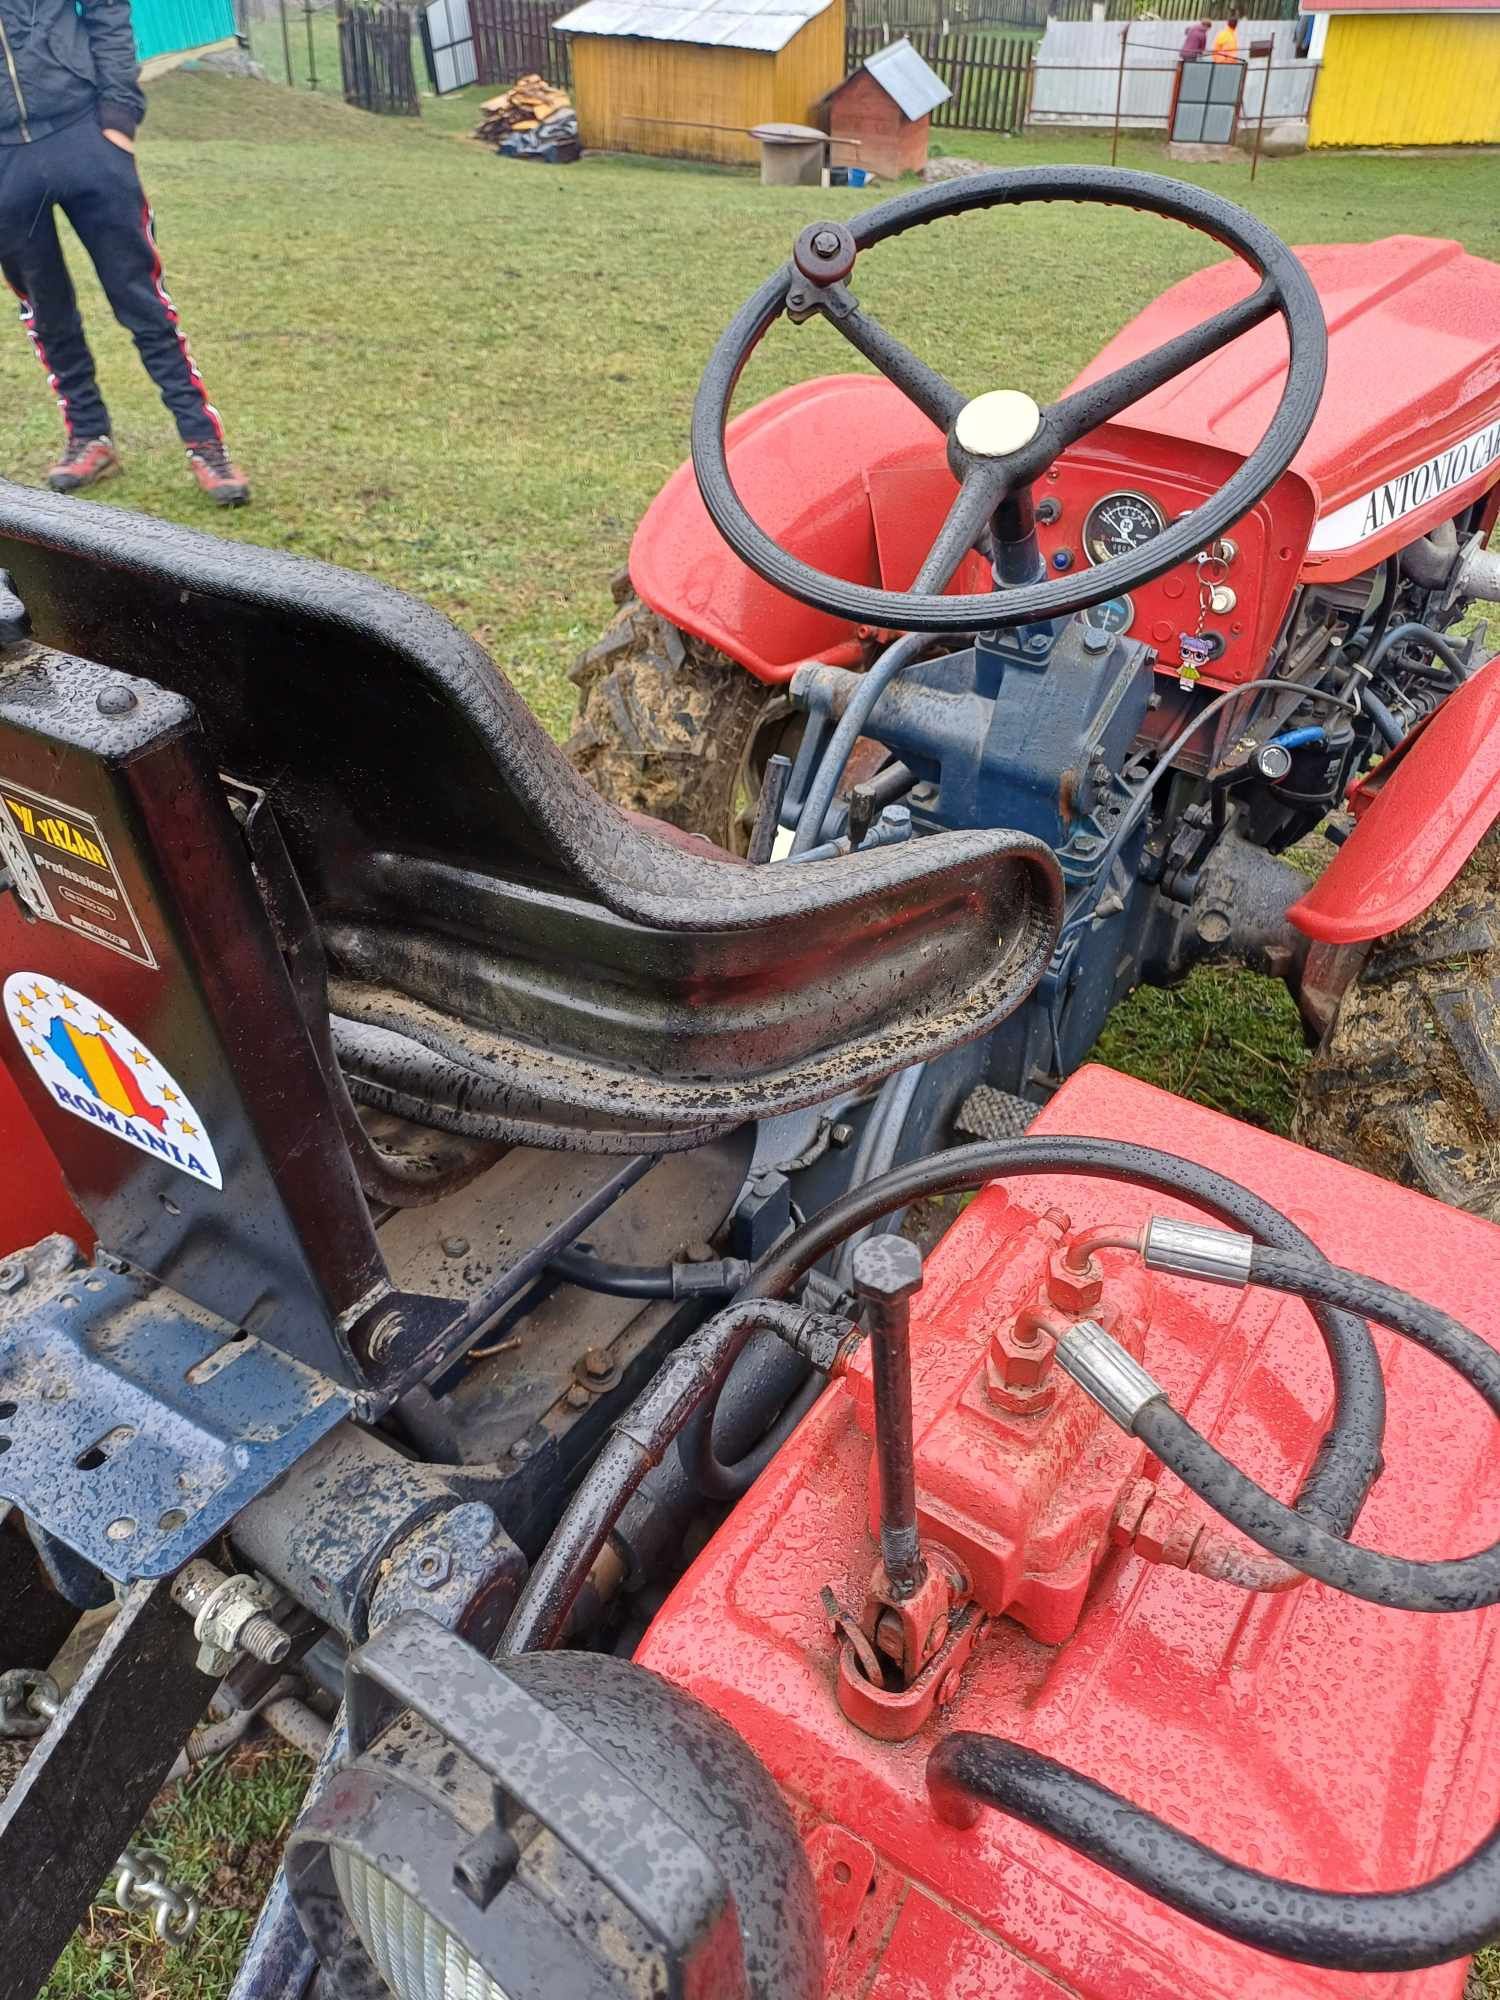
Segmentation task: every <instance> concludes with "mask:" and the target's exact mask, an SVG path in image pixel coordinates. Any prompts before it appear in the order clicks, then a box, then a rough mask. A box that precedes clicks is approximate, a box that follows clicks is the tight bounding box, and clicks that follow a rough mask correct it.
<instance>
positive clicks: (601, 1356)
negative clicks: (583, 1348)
mask: <svg viewBox="0 0 1500 2000" xmlns="http://www.w3.org/2000/svg"><path fill="white" fill-rule="evenodd" d="M583 1372H584V1374H585V1375H587V1376H589V1377H590V1378H591V1379H592V1380H593V1381H595V1382H602V1381H603V1380H604V1378H605V1377H606V1376H607V1375H613V1374H614V1372H615V1364H614V1363H613V1361H611V1360H610V1358H609V1356H608V1355H607V1354H606V1353H605V1351H604V1349H603V1348H602V1347H591V1348H589V1350H588V1351H587V1353H586V1354H585V1355H584V1357H583Z"/></svg>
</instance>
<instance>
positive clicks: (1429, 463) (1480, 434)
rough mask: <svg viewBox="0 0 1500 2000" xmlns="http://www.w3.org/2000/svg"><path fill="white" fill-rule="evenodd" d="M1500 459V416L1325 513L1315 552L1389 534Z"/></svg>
mask: <svg viewBox="0 0 1500 2000" xmlns="http://www.w3.org/2000/svg"><path fill="white" fill-rule="evenodd" d="M1497 463H1500V417H1495V418H1492V419H1491V421H1490V422H1489V423H1487V424H1486V425H1485V427H1484V429H1483V430H1478V431H1475V433H1474V435H1473V436H1472V437H1466V438H1465V439H1464V440H1463V441H1462V443H1460V444H1453V445H1449V446H1448V448H1447V449H1446V451H1440V452H1436V453H1434V455H1433V456H1432V457H1431V458H1424V459H1423V460H1422V462H1421V464H1420V465H1414V466H1412V467H1411V468H1410V469H1409V470H1408V471H1406V472H1398V473H1397V474H1396V475H1395V477H1394V478H1392V479H1388V480H1386V482H1385V484H1384V485H1383V486H1377V487H1376V488H1375V490H1374V492H1372V493H1366V494H1364V495H1362V496H1361V498H1359V499H1358V500H1350V501H1349V502H1348V503H1347V504H1346V505H1344V506H1342V507H1336V508H1335V509H1334V510H1333V512H1332V513H1331V514H1322V515H1320V516H1319V518H1318V519H1317V521H1316V522H1314V524H1313V531H1312V538H1311V540H1310V541H1309V542H1308V545H1307V547H1308V553H1309V554H1310V555H1326V554H1327V553H1328V552H1329V551H1330V550H1333V549H1349V548H1357V547H1358V545H1359V544H1360V543H1361V542H1368V541H1370V540H1372V539H1373V537H1374V536H1376V535H1379V534H1383V533H1384V532H1385V530H1386V529H1387V528H1389V527H1392V526H1393V525H1394V524H1395V523H1396V522H1397V521H1401V520H1404V519H1405V517H1406V516H1407V515H1408V514H1415V513H1416V512H1417V510H1418V509H1419V508H1421V507H1425V506H1427V504H1428V503H1429V502H1430V501H1433V500H1437V499H1439V498H1440V497H1441V496H1442V495H1443V494H1444V493H1449V492H1453V491H1455V490H1456V489H1457V488H1458V487H1460V486H1466V485H1467V484H1468V483H1469V481H1470V480H1471V479H1474V478H1476V477H1477V476H1478V475H1479V474H1480V473H1481V472H1486V471H1488V470H1489V469H1490V467H1491V466H1494V465H1496V464H1497Z"/></svg>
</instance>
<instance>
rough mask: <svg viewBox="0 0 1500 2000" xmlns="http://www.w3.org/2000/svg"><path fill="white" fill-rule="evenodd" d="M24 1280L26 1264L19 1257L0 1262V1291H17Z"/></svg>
mask: <svg viewBox="0 0 1500 2000" xmlns="http://www.w3.org/2000/svg"><path fill="white" fill-rule="evenodd" d="M25 1282H26V1266H25V1265H24V1264H23V1263H22V1262H21V1260H20V1258H19V1257H13V1258H12V1259H11V1260H10V1262H9V1263H7V1264H0V1292H18V1291H19V1290H20V1289H21V1287H22V1285H24V1284H25Z"/></svg>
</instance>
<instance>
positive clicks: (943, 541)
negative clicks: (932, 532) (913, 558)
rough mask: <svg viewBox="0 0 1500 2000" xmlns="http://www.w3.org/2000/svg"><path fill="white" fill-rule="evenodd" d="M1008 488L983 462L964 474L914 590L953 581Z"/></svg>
mask: <svg viewBox="0 0 1500 2000" xmlns="http://www.w3.org/2000/svg"><path fill="white" fill-rule="evenodd" d="M1008 491H1009V487H1008V485H1007V482H1006V480H1005V476H1004V474H1003V473H1002V472H1001V470H1000V468H999V467H998V466H997V465H994V464H986V463H985V461H984V460H983V459H981V460H979V461H978V462H977V463H976V464H974V465H973V466H971V467H970V469H969V471H968V472H966V473H965V474H964V479H963V484H962V485H961V486H960V487H959V489H958V493H957V496H956V498H955V499H954V502H953V505H952V506H951V507H950V508H949V509H948V514H947V518H946V519H945V520H944V522H943V525H942V527H941V528H939V529H938V531H937V535H936V537H935V538H934V540H933V544H932V547H931V548H930V549H929V550H928V551H927V559H926V561H925V562H924V563H923V564H922V567H921V568H920V569H919V570H918V571H917V576H916V581H915V582H914V583H913V584H912V589H913V590H914V591H934V592H936V591H941V590H943V589H945V588H946V586H947V585H948V584H949V583H950V582H951V581H952V580H953V576H954V574H955V572H956V571H957V569H958V566H959V564H960V563H961V562H962V561H963V559H964V557H965V556H966V555H967V554H968V553H969V551H970V549H972V548H973V546H974V544H975V543H976V542H977V541H978V540H979V537H980V536H981V535H982V534H983V533H984V531H985V529H986V528H988V526H989V524H990V522H991V520H992V519H993V518H994V513H995V509H996V508H997V507H998V506H999V505H1000V502H1001V501H1002V500H1003V499H1004V498H1005V496H1006V493H1007V492H1008Z"/></svg>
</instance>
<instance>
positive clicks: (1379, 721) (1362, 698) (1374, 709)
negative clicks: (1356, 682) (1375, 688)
mask: <svg viewBox="0 0 1500 2000" xmlns="http://www.w3.org/2000/svg"><path fill="white" fill-rule="evenodd" d="M1359 705H1360V707H1361V708H1362V709H1363V710H1364V712H1365V714H1366V715H1368V716H1369V718H1370V720H1371V722H1373V723H1374V725H1375V729H1376V733H1377V734H1378V735H1379V736H1380V738H1381V739H1382V741H1383V742H1384V743H1385V745H1386V747H1387V748H1388V749H1391V750H1394V749H1395V747H1396V745H1397V744H1398V743H1399V742H1400V741H1401V738H1402V737H1403V735H1404V734H1405V733H1406V732H1405V731H1404V730H1403V729H1402V727H1401V724H1400V723H1399V722H1398V721H1397V720H1396V718H1395V716H1394V715H1392V714H1391V711H1390V710H1389V709H1388V708H1387V707H1386V705H1385V703H1384V702H1383V701H1382V700H1381V699H1380V696H1379V695H1378V694H1375V693H1373V692H1372V691H1371V689H1369V688H1367V687H1362V688H1361V689H1360V691H1359Z"/></svg>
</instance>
